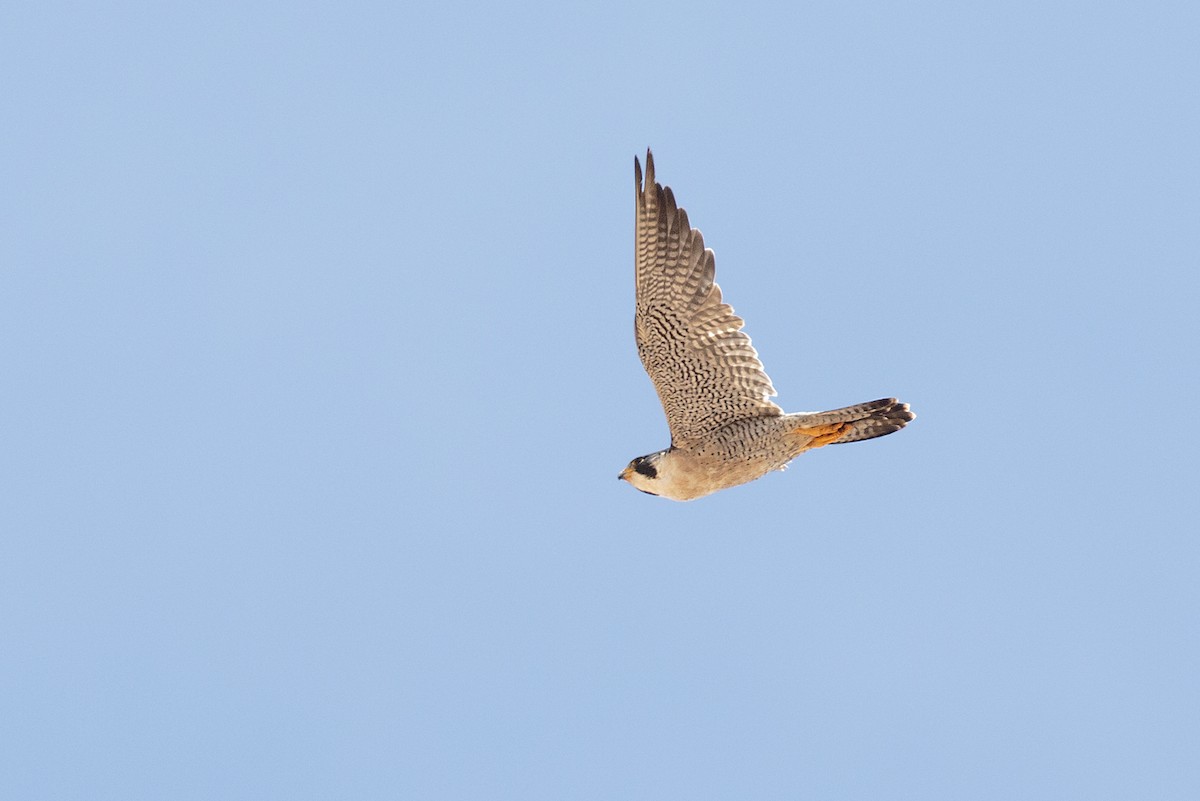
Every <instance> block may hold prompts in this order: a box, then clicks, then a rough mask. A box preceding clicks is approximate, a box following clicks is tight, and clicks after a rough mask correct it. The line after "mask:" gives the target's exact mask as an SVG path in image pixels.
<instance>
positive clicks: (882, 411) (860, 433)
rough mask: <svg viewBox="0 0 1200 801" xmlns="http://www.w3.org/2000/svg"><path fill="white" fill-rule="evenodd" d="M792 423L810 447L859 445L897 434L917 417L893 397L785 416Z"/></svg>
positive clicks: (904, 404) (796, 431)
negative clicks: (850, 443)
mask: <svg viewBox="0 0 1200 801" xmlns="http://www.w3.org/2000/svg"><path fill="white" fill-rule="evenodd" d="M788 418H789V422H795V423H796V425H797V427H796V430H795V433H797V434H806V435H808V436H811V437H813V438H814V439H813V442H812V444H811V445H809V447H810V448H814V447H816V448H819V447H821V446H822V445H840V444H841V443H843V442H859V441H860V440H864V439H874V438H875V437H882V436H884V435H885V434H891V433H893V432H896V431H899V430H900V429H902V428H904V426H906V425H908V424H909V423H910V422H911V421H912V420H914V419H915V418H916V415H915V414H913V413H912V412H911V411H910V410H909V408H908V404H907V403H901V402H900V401H898V400H896V399H895V398H881V399H880V400H873V401H867V402H866V403H859V404H855V405H854V406H847V407H845V408H844V409H833V410H832V411H828V412H812V413H801V414H790V415H788Z"/></svg>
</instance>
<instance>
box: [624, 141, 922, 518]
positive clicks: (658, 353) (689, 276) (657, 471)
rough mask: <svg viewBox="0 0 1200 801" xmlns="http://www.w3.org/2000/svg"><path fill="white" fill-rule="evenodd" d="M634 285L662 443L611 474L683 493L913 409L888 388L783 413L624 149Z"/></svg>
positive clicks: (668, 204) (687, 239) (696, 237)
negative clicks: (863, 399)
mask: <svg viewBox="0 0 1200 801" xmlns="http://www.w3.org/2000/svg"><path fill="white" fill-rule="evenodd" d="M634 180H635V186H636V235H635V241H636V253H635V263H636V276H635V277H636V284H637V302H636V313H635V319H634V329H635V331H634V333H635V337H636V340H637V346H638V355H639V356H640V357H641V360H642V365H643V366H644V367H645V368H646V372H647V373H648V374H649V375H650V379H651V380H652V381H653V382H654V386H655V388H656V389H657V390H658V396H659V400H661V401H662V405H663V409H664V411H665V412H666V415H667V424H668V426H669V427H670V429H671V447H670V448H667V449H666V450H662V451H658V452H657V453H652V454H648V455H647V456H641V457H638V458H637V459H634V460H633V461H632V462H630V463H629V466H628V467H626V468H625V470H624V471H622V473H621V475H620V478H622V479H624V480H626V481H628V482H629V483H631V484H633V485H634V486H635V487H636V488H637V489H640V490H642V491H643V492H648V493H650V494H653V495H661V496H663V497H666V498H670V499H672V500H677V501H687V500H692V499H694V498H699V497H702V496H704V495H708V494H711V493H713V492H716V491H718V490H722V489H726V488H728V487H734V486H737V485H739V484H744V483H746V482H748V481H753V480H754V479H756V478H760V477H762V476H764V475H766V474H767V473H769V472H771V471H772V470H782V469H783V468H784V467H785V466H786V465H787V463H788V462H790V461H791V460H792V459H794V458H795V457H796V456H798V455H800V454H801V453H803V452H804V451H807V450H812V449H813V448H819V447H821V446H823V445H829V444H833V443H842V442H855V441H858V440H863V439H871V438H874V437H879V436H883V435H884V434H890V433H892V432H893V431H898V430H900V429H901V428H903V427H904V425H905V424H906V423H908V422H909V421H910V420H912V419H913V417H914V415H913V414H912V412H911V411H909V408H908V404H904V403H899V402H897V401H896V400H895V399H894V398H886V399H882V400H877V401H870V402H868V403H861V404H858V405H855V406H848V407H846V408H844V409H835V410H833V411H829V412H815V413H807V412H805V413H798V414H784V412H783V410H782V409H780V408H779V407H778V406H777V405H776V404H775V403H773V402H772V401H771V400H770V397H771V396H772V395H774V394H775V388H774V387H773V386H772V385H771V380H770V379H769V378H768V377H767V374H766V372H765V371H764V370H763V366H762V363H761V362H760V361H759V360H758V354H757V352H756V351H755V350H754V347H753V346H752V345H751V344H750V337H748V336H747V335H746V334H745V333H744V332H743V331H742V324H743V321H742V319H741V318H740V317H738V316H737V315H735V314H734V313H733V309H732V308H731V307H730V306H729V305H727V304H725V303H723V302H722V300H721V289H720V287H719V286H717V284H716V282H715V280H714V278H715V274H716V270H715V263H714V259H713V252H712V251H711V250H708V249H706V248H705V247H704V238H703V236H702V235H701V234H700V232H699V231H698V230H696V229H694V228H692V227H691V226H690V224H689V223H688V217H687V212H685V211H684V210H683V209H681V208H678V207H677V206H676V205H675V198H674V195H673V193H672V192H671V190H670V188H665V189H664V188H663V187H662V186H661V185H660V184H657V183H655V181H654V159H653V156H652V155H651V154H650V152H649V151H647V152H646V183H645V187H644V188H643V186H642V171H641V165H640V164H639V163H638V161H637V159H634Z"/></svg>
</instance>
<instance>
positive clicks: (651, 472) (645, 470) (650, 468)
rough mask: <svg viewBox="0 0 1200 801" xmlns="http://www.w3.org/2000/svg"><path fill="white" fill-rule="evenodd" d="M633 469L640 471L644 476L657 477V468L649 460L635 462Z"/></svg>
mask: <svg viewBox="0 0 1200 801" xmlns="http://www.w3.org/2000/svg"><path fill="white" fill-rule="evenodd" d="M633 469H634V470H636V471H638V472H639V473H641V474H642V475H643V476H645V477H646V478H658V470H656V469H655V467H654V465H652V464H650V463H649V462H636V463H635V464H634V465H633Z"/></svg>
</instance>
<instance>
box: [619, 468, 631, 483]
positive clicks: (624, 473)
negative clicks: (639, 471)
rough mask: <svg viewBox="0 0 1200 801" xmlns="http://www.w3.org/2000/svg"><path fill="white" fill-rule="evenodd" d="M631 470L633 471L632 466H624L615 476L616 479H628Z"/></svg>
mask: <svg viewBox="0 0 1200 801" xmlns="http://www.w3.org/2000/svg"><path fill="white" fill-rule="evenodd" d="M632 472H633V468H631V467H626V468H625V469H624V470H622V471H621V475H619V476H617V481H628V480H629V474H630V473H632Z"/></svg>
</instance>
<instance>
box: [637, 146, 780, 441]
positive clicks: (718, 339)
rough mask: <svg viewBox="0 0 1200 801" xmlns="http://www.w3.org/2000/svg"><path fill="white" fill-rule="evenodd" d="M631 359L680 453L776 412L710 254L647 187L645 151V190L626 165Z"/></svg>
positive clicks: (683, 219) (678, 213)
mask: <svg viewBox="0 0 1200 801" xmlns="http://www.w3.org/2000/svg"><path fill="white" fill-rule="evenodd" d="M633 170H634V184H635V190H636V198H635V201H636V203H635V217H636V235H635V243H636V246H635V265H636V282H637V311H636V314H635V317H634V329H635V335H636V337H637V349H638V356H640V357H641V359H642V365H643V366H644V367H645V368H646V372H647V373H649V374H650V380H651V381H653V382H654V388H655V389H657V390H658V397H659V400H661V401H662V405H663V410H664V411H665V412H666V413H667V425H668V426H670V429H671V444H672V445H675V446H676V447H687V443H688V441H689V440H694V439H699V438H702V437H704V436H705V435H707V434H709V433H711V432H713V431H715V430H716V429H718V428H720V427H721V426H723V425H725V424H727V423H730V422H732V421H734V420H738V419H741V418H743V417H755V416H764V415H771V416H774V415H778V414H782V413H783V410H782V409H780V408H779V407H778V406H776V405H775V404H774V403H772V402H771V400H770V398H771V396H772V395H774V394H775V388H774V387H773V386H771V379H770V378H768V377H767V374H766V372H764V371H763V366H762V362H760V361H759V360H758V353H757V352H756V351H755V350H754V346H753V345H751V344H750V337H749V336H747V335H746V333H745V332H744V331H742V324H743V320H742V318H740V317H738V316H737V315H736V314H734V313H733V308H732V307H730V306H729V305H728V304H726V303H722V302H721V288H720V287H719V286H717V284H716V281H715V280H714V276H715V275H716V267H715V263H714V261H713V252H712V251H711V250H708V249H706V248H705V247H704V237H703V236H702V235H701V234H700V232H699V231H697V230H696V229H695V228H692V227H691V225H690V224H689V223H688V217H687V212H685V211H684V210H683V209H681V208H679V207H677V206H676V205H675V196H674V195H673V194H672V192H671V189H670V187H666V188H664V187H663V186H662V185H661V184H658V183H655V181H654V156H653V155H651V153H650V151H649V150H647V151H646V184H645V187H643V186H642V168H641V165H640V164H639V163H638V160H637V159H636V158H634V160H633Z"/></svg>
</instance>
